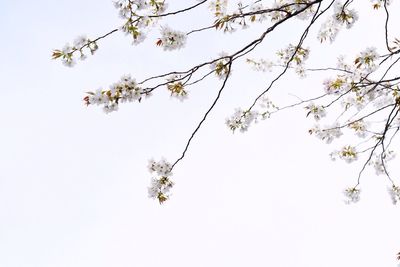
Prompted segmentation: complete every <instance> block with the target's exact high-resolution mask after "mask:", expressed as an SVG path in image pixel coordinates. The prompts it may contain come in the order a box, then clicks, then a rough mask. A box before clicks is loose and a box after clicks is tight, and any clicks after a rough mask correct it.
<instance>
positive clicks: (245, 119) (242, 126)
mask: <svg viewBox="0 0 400 267" xmlns="http://www.w3.org/2000/svg"><path fill="white" fill-rule="evenodd" d="M257 116H258V113H256V112H253V111H250V110H242V109H240V108H237V109H235V113H233V115H231V116H230V117H229V118H227V119H226V121H225V123H226V125H227V126H228V128H229V129H231V130H232V131H233V132H235V130H236V129H239V130H240V131H241V132H245V131H247V130H248V128H249V126H250V125H251V123H252V122H253V121H255V120H256V119H257Z"/></svg>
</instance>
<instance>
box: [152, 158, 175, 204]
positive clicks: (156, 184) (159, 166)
mask: <svg viewBox="0 0 400 267" xmlns="http://www.w3.org/2000/svg"><path fill="white" fill-rule="evenodd" d="M148 169H149V172H150V173H152V174H153V173H155V174H156V175H157V176H158V177H157V178H152V179H151V184H150V186H149V187H148V194H149V198H152V199H158V202H159V203H160V204H162V203H164V202H165V201H166V200H168V199H169V197H170V195H171V194H170V190H171V188H172V187H173V186H174V183H173V182H172V181H171V179H170V176H172V172H171V170H172V165H171V164H170V163H169V162H167V161H166V160H165V159H161V160H160V161H158V162H156V161H154V160H152V159H151V160H149V165H148Z"/></svg>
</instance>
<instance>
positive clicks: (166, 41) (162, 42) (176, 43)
mask: <svg viewBox="0 0 400 267" xmlns="http://www.w3.org/2000/svg"><path fill="white" fill-rule="evenodd" d="M186 37H187V36H186V33H184V32H180V31H175V30H172V29H171V28H170V27H168V26H163V27H161V37H160V39H158V41H157V45H158V46H162V47H163V48H164V50H166V51H168V50H175V49H180V48H182V47H183V46H184V45H185V43H186Z"/></svg>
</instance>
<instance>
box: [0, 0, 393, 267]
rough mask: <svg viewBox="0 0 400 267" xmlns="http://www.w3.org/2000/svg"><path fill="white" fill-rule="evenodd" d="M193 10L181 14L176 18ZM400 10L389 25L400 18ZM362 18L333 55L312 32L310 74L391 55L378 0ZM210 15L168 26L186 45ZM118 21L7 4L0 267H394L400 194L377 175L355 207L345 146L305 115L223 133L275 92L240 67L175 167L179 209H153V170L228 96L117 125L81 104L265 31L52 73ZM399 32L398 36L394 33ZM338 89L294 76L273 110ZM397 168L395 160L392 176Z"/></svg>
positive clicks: (52, 7)
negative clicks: (124, 80) (332, 155)
mask: <svg viewBox="0 0 400 267" xmlns="http://www.w3.org/2000/svg"><path fill="white" fill-rule="evenodd" d="M361 2H364V1H361ZM366 2H367V3H366ZM190 3H192V2H190ZM188 4H189V1H183V0H182V1H176V2H175V1H174V3H173V4H171V10H172V9H174V7H178V6H182V5H188ZM395 4H397V6H394V7H393V9H392V10H399V8H400V6H399V4H398V3H395ZM363 7H364V8H365V9H366V11H365V12H364V13H363V12H360V21H359V22H358V23H357V24H356V25H355V26H354V29H353V30H352V31H343V32H341V33H340V35H339V36H338V39H337V43H336V44H335V45H326V44H325V45H322V46H320V45H319V44H318V41H316V40H315V32H316V31H317V30H318V29H319V27H316V28H314V31H313V33H312V35H311V36H310V38H309V41H308V42H307V45H310V46H311V47H315V49H314V50H312V53H313V54H312V56H311V58H310V61H309V63H310V65H311V66H321V65H322V66H327V65H329V64H331V65H332V64H334V62H335V58H336V55H337V54H341V53H343V54H349V55H350V56H351V55H354V54H355V53H357V52H358V51H361V50H364V48H365V47H367V46H371V45H375V46H378V47H383V46H382V45H383V42H380V43H379V44H378V43H377V42H376V40H378V39H379V38H381V41H383V39H382V37H383V35H382V32H381V29H382V25H383V20H382V19H383V13H382V11H380V12H373V11H371V10H370V3H369V1H365V2H364V5H363ZM376 13H378V14H379V18H378V16H376ZM204 14H205V13H204ZM204 14H202V13H197V14H193V13H191V14H190V15H189V16H183V17H180V18H181V19H182V20H183V21H186V22H185V23H182V22H180V23H179V22H177V21H176V20H172V21H169V25H171V26H172V27H174V28H178V29H181V30H183V31H185V30H188V29H189V27H190V24H191V23H192V24H194V25H197V26H201V25H205V23H206V22H207V19H210V17H209V16H207V15H204ZM374 15H375V16H374ZM194 17H196V20H194V19H193V18H194ZM394 17H395V14H394V15H393V16H392V18H394ZM121 22H122V21H121V20H120V19H119V18H118V15H117V12H116V10H115V9H114V8H113V6H112V3H111V1H108V0H101V1H99V0H96V1H95V0H85V1H78V0H69V1H65V0H59V1H45V0H38V1H26V0H25V1H6V0H1V1H0V34H1V37H2V41H1V42H0V51H1V61H0V76H1V88H0V97H1V102H2V104H1V105H0V123H1V126H0V127H1V128H0V131H1V135H0V137H1V138H0V266H1V267H31V266H32V267H33V266H35V267H53V266H57V267H67V266H68V267H69V266H71V267H91V266H93V267H94V266H96V267H103V266H104V267H106V266H120V267H127V266H130V267H141V266H143V267H155V266H168V267H169V266H171V267H172V266H174V267H183V266H185V267H186V266H191V267H197V266H199V267H200V266H252V267H253V266H254V267H256V266H279V267H289V266H290V267H292V266H296V267H338V266H340V267H353V266H368V267H369V266H371V267H376V266H382V267H386V266H388V267H389V266H395V265H396V261H395V253H397V252H398V251H399V250H400V228H399V225H400V213H399V207H398V206H393V205H392V204H391V201H390V198H389V196H388V194H387V190H386V187H387V186H388V185H389V184H388V181H387V180H385V178H384V177H376V176H375V175H374V172H373V171H372V170H368V171H367V172H366V173H365V176H364V179H363V180H362V182H363V184H362V189H363V191H362V195H361V198H362V200H361V202H360V203H358V204H357V205H352V206H346V205H344V204H343V201H342V200H343V197H342V195H341V194H342V193H341V192H342V190H343V189H344V188H345V187H348V186H352V185H354V183H355V181H356V176H357V173H358V170H359V168H360V165H359V164H360V163H361V162H360V163H358V165H357V164H355V165H348V164H342V163H333V162H331V161H330V160H329V157H328V154H329V152H330V151H331V150H332V149H334V148H336V147H337V146H340V145H341V144H342V143H341V142H338V143H336V146H335V145H334V146H331V147H328V146H326V145H324V144H323V143H321V142H320V141H318V140H316V139H314V138H313V137H310V136H309V135H308V133H307V130H308V129H309V127H311V126H312V122H311V120H310V119H307V118H305V112H304V110H302V109H301V108H299V109H296V110H292V111H288V112H282V113H281V114H277V115H276V116H274V117H273V118H271V119H270V120H268V121H263V122H262V123H259V124H257V125H255V126H252V127H251V128H250V130H249V132H247V133H246V134H240V133H235V134H233V135H232V134H231V133H230V132H229V131H228V129H227V128H226V126H225V125H224V120H225V118H226V117H227V116H228V115H230V114H231V113H232V112H233V109H234V108H235V107H239V106H240V107H246V106H248V105H249V104H250V103H251V101H252V99H253V98H254V97H255V96H256V95H257V94H258V92H260V90H262V88H265V84H267V82H268V81H269V80H270V79H271V77H273V76H272V74H262V73H254V72H251V71H249V67H248V66H246V65H245V64H241V66H238V67H234V71H233V75H232V80H230V81H229V82H228V86H227V88H226V90H225V91H224V93H223V96H222V98H221V102H220V103H219V104H218V105H217V107H216V108H215V110H214V111H213V112H212V113H211V115H210V117H209V120H208V121H207V122H206V123H205V124H204V125H203V127H202V128H201V130H200V131H199V133H198V135H197V136H196V137H195V139H194V141H193V143H192V146H191V147H190V149H189V152H188V153H187V156H186V158H185V159H184V160H183V161H182V162H181V163H179V164H178V165H177V166H176V169H175V171H174V176H173V179H174V181H175V182H176V186H175V187H174V189H173V196H172V198H171V200H169V201H168V202H167V203H165V205H163V206H160V205H158V203H157V202H155V201H153V200H150V199H148V198H147V190H146V188H147V186H148V185H149V181H150V177H151V176H150V174H149V173H148V172H147V169H146V165H147V160H148V159H149V158H151V157H154V158H155V159H159V158H160V157H162V156H164V157H166V158H167V159H169V160H170V161H174V160H175V159H176V158H177V157H178V156H180V153H181V152H182V149H183V147H184V145H185V143H186V140H187V138H188V137H189V135H190V133H191V132H192V130H193V129H194V128H195V126H196V124H197V122H198V121H199V120H200V119H201V117H202V116H203V113H204V112H205V111H206V109H207V108H208V106H209V105H210V102H211V101H212V99H213V98H214V97H215V95H216V91H217V88H218V85H219V84H220V81H218V80H217V79H214V78H213V79H209V80H207V81H205V82H204V83H202V84H199V86H197V87H194V88H192V89H191V90H190V95H189V99H188V100H187V101H186V102H183V103H181V102H179V101H178V100H175V99H170V98H169V96H168V92H167V91H166V90H165V89H161V90H159V91H157V92H156V93H155V95H154V96H153V97H152V98H151V99H149V100H146V101H144V102H142V103H141V104H137V103H135V104H131V105H121V107H120V111H119V112H117V113H113V114H109V115H106V114H104V113H102V112H101V110H100V109H98V108H95V107H89V108H86V107H85V106H84V105H83V102H82V98H83V96H84V92H85V91H87V90H95V89H97V88H98V87H100V86H106V85H108V84H111V83H112V82H114V81H116V80H118V79H119V77H120V76H121V75H122V74H126V73H131V74H132V75H133V76H134V77H136V78H137V79H138V80H142V79H143V78H145V77H146V76H148V75H154V74H158V73H162V72H166V71H170V70H174V69H179V70H181V69H184V68H187V67H190V66H192V65H193V64H196V63H199V62H200V61H201V60H209V59H211V58H212V57H214V56H215V55H217V54H218V53H219V52H221V51H222V50H225V51H228V52H232V51H234V50H235V49H237V48H239V47H240V46H242V45H243V43H242V42H244V41H246V40H250V39H251V38H254V37H256V36H258V35H259V33H260V32H261V30H262V27H259V26H258V27H255V28H254V31H253V30H250V31H246V32H245V33H244V34H242V35H237V34H236V35H235V34H233V35H226V36H223V34H222V33H220V32H214V31H212V33H200V34H197V35H193V36H192V37H191V38H189V39H188V43H187V48H186V49H184V50H180V51H174V52H168V53H167V52H163V51H162V50H161V49H160V48H157V47H156V46H155V40H156V38H157V34H158V31H157V29H155V31H154V35H152V36H149V39H148V40H146V41H145V43H143V44H142V45H140V46H131V45H130V42H131V41H130V39H129V38H128V37H125V36H123V35H122V34H120V33H117V34H116V35H114V36H112V37H110V38H107V39H106V40H103V41H101V42H100V43H99V46H100V49H99V51H98V52H97V53H96V55H95V56H93V57H92V56H89V58H88V59H87V60H86V61H85V62H79V64H78V65H77V66H75V67H74V68H72V69H69V68H66V67H64V66H62V64H61V63H60V62H56V61H52V60H51V59H50V55H51V50H52V49H55V48H61V47H62V46H63V45H64V44H65V43H66V42H67V41H72V40H73V39H74V38H75V37H76V36H78V35H79V34H87V35H88V36H92V37H94V36H98V35H101V34H103V33H105V32H107V31H108V30H111V29H113V28H114V27H116V26H118V25H120V24H121ZM391 25H392V27H391V29H392V31H393V34H394V36H396V34H397V37H398V36H399V35H400V32H399V31H398V27H396V21H393V22H392V24H391ZM397 25H398V24H397ZM301 26H302V24H301V23H299V22H298V21H294V23H291V24H289V25H288V26H287V27H283V28H278V30H279V32H281V33H279V34H278V33H274V34H272V35H271V39H270V40H271V41H266V44H265V45H264V46H263V47H262V48H260V50H259V52H258V56H263V57H265V58H268V57H269V56H273V55H274V53H275V51H276V50H277V49H278V48H280V47H284V46H286V45H287V44H288V43H289V42H295V41H297V40H298V38H299V35H300V32H299V30H301ZM299 27H300V28H299ZM296 29H298V30H296ZM396 31H397V32H396ZM376 35H378V36H379V38H378V37H376ZM221 36H223V38H222V39H219V38H220V37H221ZM238 36H240V37H238ZM332 52H334V53H332ZM329 75H330V74H328V73H325V74H318V75H310V76H309V78H307V79H305V80H298V78H297V77H296V76H294V75H292V74H289V75H288V76H286V77H285V78H284V80H282V81H281V82H279V83H278V84H277V87H276V88H275V89H274V91H273V92H272V98H273V99H276V100H277V102H278V103H283V102H286V103H288V102H290V101H295V100H296V98H294V97H293V96H289V95H288V92H292V93H294V94H296V95H298V96H302V97H303V96H307V95H319V94H320V93H321V92H322V86H321V81H322V79H323V78H324V77H326V76H329ZM398 166H399V165H398V159H395V160H394V162H393V163H392V170H393V171H394V173H396V172H397V173H399V167H398ZM395 179H397V181H399V176H397V177H395Z"/></svg>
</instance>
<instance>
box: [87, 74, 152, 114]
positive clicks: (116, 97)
mask: <svg viewBox="0 0 400 267" xmlns="http://www.w3.org/2000/svg"><path fill="white" fill-rule="evenodd" d="M87 94H88V95H87V96H86V97H85V98H84V99H83V100H84V101H85V103H86V105H102V106H103V111H104V112H105V113H110V112H112V111H116V110H118V104H119V103H125V102H133V101H139V102H140V101H141V99H142V96H143V95H145V96H149V95H150V92H148V91H145V90H144V89H143V88H141V87H139V86H138V85H137V83H136V81H135V79H133V78H132V77H131V76H130V75H125V76H123V77H122V78H121V80H120V81H119V82H117V83H114V84H113V85H111V86H110V89H108V90H104V89H98V90H96V91H95V92H87Z"/></svg>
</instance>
